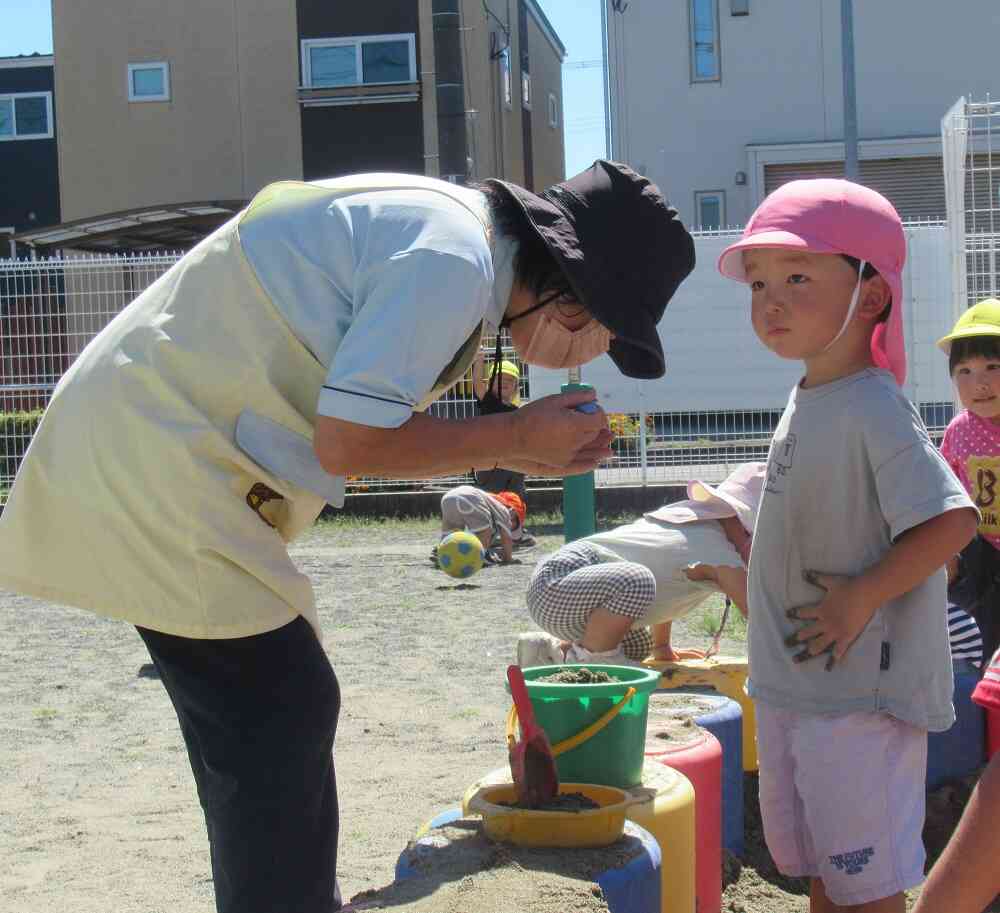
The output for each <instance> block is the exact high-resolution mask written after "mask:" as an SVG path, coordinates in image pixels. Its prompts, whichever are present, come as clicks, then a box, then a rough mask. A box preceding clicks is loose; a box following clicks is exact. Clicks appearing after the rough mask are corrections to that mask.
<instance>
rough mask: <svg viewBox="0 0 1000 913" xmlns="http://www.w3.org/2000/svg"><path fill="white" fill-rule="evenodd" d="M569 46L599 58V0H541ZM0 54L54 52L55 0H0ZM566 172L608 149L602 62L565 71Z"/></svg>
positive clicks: (578, 54) (577, 58)
mask: <svg viewBox="0 0 1000 913" xmlns="http://www.w3.org/2000/svg"><path fill="white" fill-rule="evenodd" d="M289 2H292V0H289ZM538 3H539V5H540V6H541V7H542V9H543V10H545V15H546V16H547V17H548V19H549V21H550V22H551V23H552V26H553V28H555V30H556V33H557V34H558V35H559V38H560V39H561V40H562V43H563V44H564V45H565V46H566V63H567V64H571V65H572V64H573V63H575V62H583V61H595V60H600V58H601V0H538ZM0 22H2V23H3V28H2V29H0V57H13V56H15V55H16V54H31V53H33V52H35V51H37V52H38V53H40V54H51V53H52V6H51V0H0ZM563 109H564V110H563V120H564V127H565V130H566V174H567V175H573V174H576V173H577V172H578V171H582V170H583V169H584V168H586V167H587V166H589V165H590V164H591V163H592V162H593V161H594V159H596V158H600V157H602V156H606V155H607V154H608V152H607V149H606V147H605V133H604V82H603V76H602V70H601V67H600V66H590V67H586V68H575V67H573V66H570V67H568V68H566V69H564V70H563Z"/></svg>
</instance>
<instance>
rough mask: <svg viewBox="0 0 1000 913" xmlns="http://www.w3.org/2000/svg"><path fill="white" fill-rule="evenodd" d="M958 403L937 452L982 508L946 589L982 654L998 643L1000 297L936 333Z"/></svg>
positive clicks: (974, 307) (976, 306)
mask: <svg viewBox="0 0 1000 913" xmlns="http://www.w3.org/2000/svg"><path fill="white" fill-rule="evenodd" d="M938 348H940V349H941V350H942V351H943V352H945V354H947V356H948V368H949V372H950V374H951V378H952V381H953V382H954V384H955V389H956V391H957V393H958V399H959V401H960V402H961V404H962V411H961V412H959V413H958V415H956V416H955V417H954V418H953V419H952V420H951V422H950V423H949V425H948V428H947V430H946V431H945V433H944V439H943V440H942V441H941V454H942V455H943V456H944V458H945V459H946V460H947V461H948V465H949V466H951V468H952V470H954V472H955V475H957V476H958V478H959V479H960V480H961V482H962V484H963V485H964V486H965V490H966V491H967V492H968V493H969V496H970V497H971V498H972V500H973V501H974V502H975V504H976V507H978V508H979V512H980V520H979V535H978V536H977V537H976V538H975V539H974V540H973V541H972V542H971V543H969V545H968V546H966V548H965V549H963V551H962V555H961V558H960V560H958V561H957V562H953V564H952V567H951V568H949V570H950V571H951V576H953V577H955V578H956V579H955V580H954V581H953V583H952V586H951V591H950V593H949V595H950V596H951V597H952V598H953V599H954V600H955V601H956V602H958V603H959V604H960V605H961V606H962V608H964V609H965V610H966V611H967V612H969V613H970V614H971V615H972V616H973V617H974V618H975V619H976V621H977V622H978V624H979V628H980V631H981V632H982V637H983V655H984V656H986V657H989V656H990V655H992V653H993V651H995V650H996V649H997V647H998V646H1000V612H998V610H997V608H996V603H997V599H998V598H1000V588H998V587H997V586H996V584H995V583H994V580H995V578H996V577H997V576H998V575H1000V301H998V300H997V299H996V298H987V299H986V300H984V301H980V302H979V303H978V304H976V305H973V306H972V307H971V308H969V309H968V310H967V311H966V312H965V313H964V314H962V316H961V317H959V319H958V321H957V322H956V324H955V326H954V328H953V329H952V331H951V332H950V333H949V334H948V335H947V336H944V337H942V338H941V339H939V340H938Z"/></svg>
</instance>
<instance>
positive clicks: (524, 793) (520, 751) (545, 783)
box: [507, 666, 559, 808]
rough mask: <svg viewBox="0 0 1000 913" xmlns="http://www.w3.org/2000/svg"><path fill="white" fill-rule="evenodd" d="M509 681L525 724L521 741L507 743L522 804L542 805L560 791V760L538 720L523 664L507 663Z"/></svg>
mask: <svg viewBox="0 0 1000 913" xmlns="http://www.w3.org/2000/svg"><path fill="white" fill-rule="evenodd" d="M507 681H508V682H509V683H510V694H511V697H513V698H514V707H515V708H516V709H517V718H518V722H519V723H520V726H521V739H520V741H518V742H514V741H513V740H511V742H510V743H509V744H508V746H507V749H508V754H509V756H510V772H511V775H512V776H513V778H514V787H515V789H516V790H517V800H518V804H519V805H521V806H522V807H524V808H539V807H540V806H543V805H546V804H548V803H549V802H551V801H552V800H553V799H554V798H555V797H556V796H557V795H558V793H559V773H558V771H557V770H556V760H555V758H554V757H553V756H552V745H551V744H549V737H548V736H547V735H546V734H545V730H544V729H542V728H541V727H540V726H539V725H538V723H536V722H535V711H534V708H533V707H532V706H531V698H529V697H528V688H527V685H525V683H524V673H523V672H522V671H521V669H520V667H519V666H508V667H507Z"/></svg>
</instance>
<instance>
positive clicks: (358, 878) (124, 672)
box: [0, 521, 1000, 913]
mask: <svg viewBox="0 0 1000 913" xmlns="http://www.w3.org/2000/svg"><path fill="white" fill-rule="evenodd" d="M529 526H530V524H529ZM532 532H533V533H534V534H535V535H536V536H538V538H539V545H538V546H537V547H536V548H535V549H532V550H530V551H526V552H519V553H517V556H518V558H519V560H520V562H521V563H519V564H514V565H511V566H508V567H487V568H485V569H484V570H483V571H481V572H480V573H479V574H477V575H476V576H475V577H472V578H470V579H469V580H468V581H465V582H464V583H458V582H457V581H452V579H451V578H449V577H446V576H445V575H444V574H442V573H441V572H440V571H438V570H436V569H435V568H434V567H433V566H432V565H431V564H430V562H429V561H428V554H429V551H430V547H431V546H432V545H433V544H434V542H436V539H437V524H436V523H434V522H433V521H429V522H426V523H413V522H405V523H393V522H387V523H374V522H369V523H361V524H358V523H355V524H353V525H347V524H328V525H320V526H317V527H316V528H315V530H313V531H312V532H311V533H310V534H309V535H308V536H306V537H305V538H304V539H303V540H302V541H301V542H300V543H297V544H296V545H295V546H294V548H293V551H292V554H293V557H294V558H295V560H296V562H297V564H298V566H299V568H300V569H301V570H302V571H303V572H304V573H306V574H308V575H309V576H310V577H311V579H312V580H313V583H314V584H315V587H316V593H317V603H318V608H319V615H320V619H321V622H322V625H323V634H324V646H325V648H326V650H327V652H328V654H329V656H330V658H331V660H332V662H333V665H334V668H335V669H336V671H337V675H338V678H339V680H340V685H341V690H342V699H343V709H342V712H341V717H340V724H339V729H338V734H337V745H336V765H337V780H338V785H339V793H340V807H341V832H340V856H339V869H338V875H339V878H340V881H341V887H342V890H343V893H344V895H345V897H352V896H354V895H356V894H358V893H359V892H362V891H364V890H366V889H372V890H378V889H381V888H383V887H385V886H386V885H389V884H391V883H392V880H393V871H394V866H395V863H396V859H397V858H398V856H399V854H400V852H401V851H402V850H403V849H404V848H405V847H406V846H407V844H408V842H409V841H410V840H411V839H412V837H413V835H414V834H415V833H416V832H417V829H418V828H419V827H420V825H421V824H422V823H423V822H425V821H427V820H428V819H430V818H431V817H433V816H434V815H436V814H438V813H440V812H442V811H444V810H445V809H449V808H454V807H457V806H458V805H459V804H460V801H461V797H462V795H463V793H464V792H465V790H466V788H467V787H468V786H469V785H470V784H472V783H474V782H475V781H476V780H478V779H479V778H480V777H482V776H483V775H484V774H485V773H486V772H488V771H490V770H493V769H495V768H496V767H499V766H501V765H503V764H505V763H506V760H507V751H506V744H505V741H504V716H505V714H506V711H507V708H508V701H509V697H508V696H507V694H506V692H505V690H504V669H505V668H506V665H507V664H508V663H509V662H511V661H513V658H514V644H515V640H516V636H517V634H518V633H520V632H521V631H528V630H532V629H534V627H535V626H534V625H533V624H532V622H531V621H530V619H529V618H528V617H527V612H526V610H525V606H524V593H525V591H526V589H527V585H528V580H529V578H530V576H531V572H532V570H533V567H534V563H535V561H537V560H538V558H539V557H541V555H543V554H545V553H547V552H548V551H551V550H552V549H554V548H556V547H557V546H558V545H559V544H560V543H561V541H562V539H561V530H559V529H556V528H549V529H546V528H535V529H533V530H532ZM674 641H675V643H676V644H677V645H678V646H697V647H702V648H704V647H705V646H707V637H706V636H705V635H704V634H702V633H699V627H698V625H697V624H696V623H695V621H694V619H681V620H679V621H678V622H676V623H675V625H674ZM0 644H2V646H0V705H2V706H3V708H4V715H3V719H2V721H0V767H2V769H3V771H4V776H3V777H2V778H0V808H2V809H3V815H4V820H3V837H2V839H0V845H2V847H3V849H2V852H0V885H2V886H3V888H2V891H0V894H2V896H3V899H4V904H3V906H4V908H5V909H11V910H17V911H18V913H48V911H51V910H70V909H71V910H73V911H74V913H106V911H107V910H108V909H114V910H115V911H116V913H166V911H168V910H169V911H170V913H205V911H206V910H209V909H212V908H213V906H212V905H213V899H212V898H213V891H212V877H211V870H210V868H209V857H208V842H207V839H206V836H205V826H204V819H203V816H202V813H201V808H200V806H199V805H198V800H197V796H196V794H195V790H194V785H193V781H192V778H191V772H190V769H189V767H188V762H187V755H186V752H185V749H184V743H183V740H182V738H181V735H180V731H179V729H178V725H177V720H176V717H175V716H174V713H173V710H172V708H171V706H170V703H169V701H168V699H167V696H166V694H165V692H164V690H163V687H162V685H161V683H160V682H159V681H158V680H156V679H155V677H151V676H150V675H149V674H148V670H146V669H145V667H147V666H148V663H149V657H148V655H147V654H146V653H145V651H144V648H143V646H142V642H141V641H140V639H139V637H138V635H137V634H136V632H135V631H134V630H133V629H132V628H131V627H130V626H128V625H126V624H123V623H121V622H114V621H109V620H106V619H101V618H97V617H95V616H93V615H90V614H88V613H86V612H82V611H78V610H74V609H67V608H64V607H60V606H55V605H51V604H48V603H44V602H40V601H37V600H32V599H27V598H24V597H19V596H15V595H13V594H7V593H0ZM743 649H744V647H743V645H742V644H741V643H739V642H737V641H733V640H729V639H727V640H724V641H723V644H722V651H723V652H724V653H726V654H730V655H731V654H738V653H740V652H742V650H743ZM144 670H145V671H144ZM968 789H969V787H968V784H958V785H955V786H952V787H942V788H941V789H940V790H937V791H936V792H935V793H934V794H933V795H932V797H931V799H930V801H929V803H928V829H927V831H925V836H927V838H928V841H929V842H930V841H934V842H935V843H936V844H938V845H943V841H944V840H945V839H947V835H948V834H949V833H950V831H951V828H952V827H953V826H954V823H955V821H957V817H958V815H959V814H960V812H961V809H962V807H963V805H964V802H965V799H966V798H967V796H968ZM747 803H748V807H747V808H748V811H747V822H748V825H747V827H748V830H747V837H746V845H747V851H746V854H745V858H744V859H743V860H742V863H741V865H740V866H739V868H738V870H737V869H736V868H735V867H733V866H731V867H730V876H731V877H732V878H733V879H734V880H732V882H731V883H730V884H729V885H728V886H727V888H726V904H727V906H725V907H724V909H725V910H726V913H793V911H801V910H805V909H806V907H805V896H804V895H803V894H802V893H801V891H802V890H804V889H803V888H802V887H801V886H800V885H796V884H793V883H791V882H789V881H788V880H785V879H781V877H780V876H778V875H777V874H776V873H775V872H774V870H773V865H771V864H770V861H769V857H768V856H767V855H766V848H765V847H764V846H763V839H762V835H761V833H760V830H759V816H756V820H757V822H758V824H754V815H755V805H756V802H755V792H754V790H753V789H752V788H751V785H750V782H749V781H748V788H747ZM454 887H455V889H457V887H458V884H456V885H455V886H454ZM573 889H574V890H577V889H579V885H575V886H574V888H573ZM591 898H592V899H593V901H595V902H599V903H603V901H601V900H600V898H596V897H593V896H592V895H591ZM583 901H586V902H591V901H590V900H589V899H588V898H586V897H583ZM503 908H504V906H503V905H502V906H501V907H500V909H503ZM508 908H509V909H515V908H516V907H508ZM415 909H419V908H415ZM573 909H574V908H573V907H572V906H570V907H563V908H562V909H561V910H560V913H566V911H567V910H573ZM581 909H583V910H587V913H590V910H588V908H587V907H582V908H581ZM591 909H595V908H594V907H593V903H591ZM596 909H597V910H601V909H602V908H601V907H600V906H598V907H596ZM997 909H998V910H1000V907H998V908H997ZM435 913H441V911H440V910H439V909H435Z"/></svg>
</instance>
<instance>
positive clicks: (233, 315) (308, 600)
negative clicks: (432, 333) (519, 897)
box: [0, 176, 489, 638]
mask: <svg viewBox="0 0 1000 913" xmlns="http://www.w3.org/2000/svg"><path fill="white" fill-rule="evenodd" d="M363 182H364V183H363ZM336 183H337V186H336V187H332V186H331V187H328V188H316V187H315V186H314V185H308V184H296V183H293V182H282V183H281V184H279V185H272V186H270V187H267V188H264V190H262V191H261V194H260V195H258V197H257V198H255V200H254V201H253V203H252V204H251V206H250V208H249V209H248V210H247V213H245V214H243V215H241V216H237V217H236V218H235V219H233V220H232V221H230V222H228V223H226V224H225V225H223V226H222V227H220V228H219V229H218V230H217V231H215V232H214V233H213V234H212V235H210V236H209V237H208V238H206V239H205V240H204V241H202V242H201V243H200V244H198V246H197V247H195V248H194V249H193V250H191V251H190V252H189V253H188V254H187V255H186V256H184V257H183V259H181V260H180V261H179V262H178V263H177V264H176V265H175V266H173V267H172V268H171V269H170V270H169V271H168V272H167V273H165V274H164V275H163V276H161V277H160V278H159V279H158V280H156V282H154V283H153V284H152V285H151V286H150V287H149V288H148V289H146V290H145V291H144V292H143V293H142V294H141V295H140V296H139V297H138V298H137V299H136V300H135V301H134V302H132V304H130V305H129V306H128V307H127V308H126V309H125V310H124V311H122V313H121V314H119V315H118V316H117V317H116V318H115V319H114V320H113V321H112V322H111V323H110V324H109V325H108V326H107V327H106V328H105V329H104V330H103V331H102V332H101V333H100V334H99V335H98V336H97V337H96V338H95V339H94V340H93V341H92V342H91V343H90V345H88V346H87V347H86V348H85V349H84V351H83V352H82V353H81V355H80V356H79V358H77V360H76V361H75V362H74V364H73V365H72V366H71V367H70V369H69V370H68V371H67V372H66V374H65V375H64V377H63V378H62V380H61V381H60V382H59V385H58V386H57V388H56V390H55V393H54V394H53V397H52V400H51V402H50V403H49V406H48V408H47V409H46V412H45V416H44V419H43V420H42V422H41V424H40V425H39V427H38V430H37V431H36V433H35V436H34V438H33V440H32V442H31V446H30V447H29V448H28V451H27V453H26V454H25V457H24V460H23V462H22V464H21V467H20V470H19V472H18V475H17V478H16V480H15V483H14V486H13V488H12V490H11V492H10V496H9V499H8V501H7V504H6V506H5V508H4V511H3V514H2V516H0V587H2V588H6V589H12V590H16V591H19V592H21V593H25V594H28V595H31V596H37V597H39V598H41V599H45V600H49V601H52V602H59V603H66V604H69V605H73V606H78V607H80V608H83V609H88V610H90V611H93V612H95V613H97V614H99V615H104V616H107V617H110V618H119V619H123V620H125V621H128V622H130V623H132V624H135V625H140V626H142V627H147V628H151V629H153V630H156V631H162V632H164V633H168V634H175V635H179V636H184V637H195V638H221V637H244V636H248V635H252V634H260V633H263V632H265V631H270V630H273V629H275V628H278V627H281V626H282V625H284V624H287V623H288V622H290V621H292V620H293V619H294V618H295V617H296V616H298V615H302V616H303V617H304V618H306V620H308V621H309V622H310V623H311V624H312V625H313V627H314V628H315V629H316V630H317V633H318V632H319V623H318V619H317V615H316V605H315V600H314V598H313V591H312V586H311V584H310V582H309V579H308V577H306V575H305V574H302V573H301V572H300V571H299V570H298V569H297V568H296V567H295V565H294V564H293V562H292V561H291V559H290V558H289V555H288V551H287V547H286V544H287V543H288V542H289V541H291V540H292V539H293V538H294V537H295V536H297V535H298V534H299V533H301V532H302V531H303V530H305V529H307V528H308V527H310V526H311V525H312V524H313V522H314V521H315V520H316V517H317V516H318V515H319V512H320V510H321V509H322V508H323V504H324V501H326V500H330V501H333V502H336V500H337V493H338V491H342V480H340V481H341V487H340V488H339V489H338V486H337V485H335V484H333V483H334V482H335V480H334V478H333V477H332V476H328V475H326V474H325V473H323V472H322V470H321V469H320V468H319V466H318V463H315V458H314V457H313V456H312V454H311V441H312V434H313V423H314V421H315V417H316V403H317V400H318V396H319V391H320V388H321V386H322V384H323V382H324V380H325V378H326V375H327V371H328V367H329V366H328V365H323V364H321V363H320V362H318V361H317V360H316V358H315V357H314V356H313V355H312V354H311V353H310V352H309V351H308V349H306V347H305V346H304V345H303V344H302V343H301V342H299V340H298V339H297V338H296V337H295V336H294V335H293V334H292V332H291V330H290V329H289V327H288V325H287V324H286V322H285V320H284V318H283V317H282V315H281V314H280V312H279V311H278V310H277V308H276V307H275V306H274V304H273V303H272V302H271V300H270V299H269V297H268V296H267V294H266V293H265V292H264V290H263V289H262V287H261V286H260V284H259V283H258V281H257V279H256V277H255V275H254V273H253V270H252V268H251V266H250V264H249V262H248V261H247V259H246V258H245V256H244V254H243V251H242V249H241V247H240V242H239V225H240V220H241V218H246V217H248V216H249V217H254V216H256V215H257V214H258V213H260V212H261V210H262V207H266V206H267V205H270V204H271V203H272V202H275V201H281V200H282V196H283V194H284V193H286V192H287V193H288V194H289V195H291V196H295V195H296V193H303V192H309V193H313V192H316V191H317V190H320V191H321V192H326V193H328V194H329V195H330V197H331V199H333V198H336V197H337V196H340V195H343V194H344V193H349V192H358V191H361V190H365V189H377V188H378V187H393V188H399V187H401V186H402V187H405V186H407V185H406V184H405V183H403V182H402V181H400V180H399V179H398V178H397V181H396V183H392V182H390V181H388V180H386V181H385V182H384V183H382V184H379V183H377V182H373V183H375V185H376V186H375V187H371V188H370V187H369V184H368V182H367V181H365V179H364V177H363V176H358V177H355V178H354V180H353V182H350V183H345V182H336ZM442 192H445V193H447V194H448V195H449V196H452V197H453V198H454V199H458V198H457V197H455V196H454V195H453V194H451V193H448V191H447V190H443V191H442ZM458 202H462V203H463V205H467V204H465V203H464V202H463V201H462V200H460V199H458ZM283 203H284V204H285V205H287V200H284V201H283ZM476 215H477V216H478V217H480V218H482V214H480V213H476ZM484 231H485V232H486V233H487V235H488V234H489V229H488V227H487V225H486V224H485V223H484ZM481 331H482V325H481V324H480V326H479V327H478V328H477V330H476V331H475V332H474V333H473V334H472V336H471V337H470V338H469V340H467V342H466V343H465V345H463V346H462V348H461V350H460V352H459V353H457V354H456V356H455V357H454V358H453V359H452V360H451V362H450V363H449V365H448V366H446V368H445V370H444V371H442V373H441V376H440V377H439V378H438V382H437V383H436V384H435V386H434V389H433V390H432V391H430V392H429V393H428V396H427V397H426V398H425V399H424V401H422V403H421V404H420V406H421V407H425V406H426V405H427V404H428V403H429V402H432V401H433V399H435V398H436V397H437V396H439V395H440V394H441V392H443V390H445V389H447V387H448V386H450V385H451V384H453V383H454V382H456V381H457V380H458V379H459V378H461V377H462V376H463V375H464V374H465V372H466V371H467V370H468V368H469V366H470V365H471V363H472V359H473V357H474V355H475V352H476V351H477V350H478V347H479V339H480V335H481ZM248 410H252V411H251V412H248ZM241 415H242V418H241ZM247 418H256V419H258V422H257V425H260V424H262V423H263V424H264V425H265V426H267V427H270V428H274V429H278V430H280V431H282V432H283V433H284V434H285V435H286V437H287V439H288V440H289V441H291V442H292V443H297V444H299V445H300V446H298V447H294V448H289V450H292V449H294V450H295V451H296V456H297V459H299V460H300V461H308V460H312V461H313V462H314V463H315V465H312V466H307V467H305V469H304V474H303V475H302V478H309V477H315V476H322V477H324V479H323V484H321V485H320V486H318V487H317V486H309V487H303V484H300V483H299V479H297V478H295V474H294V473H292V474H291V475H289V474H285V473H282V474H278V473H276V472H274V471H271V470H269V469H266V468H264V465H262V463H263V464H266V465H268V466H270V467H272V468H273V467H274V466H281V465H284V464H285V462H286V461H285V460H283V459H282V457H283V456H286V455H287V454H286V455H283V454H281V453H277V454H272V456H274V457H276V458H275V459H274V460H273V461H271V460H268V459H267V458H266V457H267V454H260V455H258V454H257V453H255V454H254V456H255V457H258V458H257V459H253V458H251V457H250V456H249V455H248V453H247V452H246V451H245V450H244V449H243V448H242V447H241V446H240V444H239V443H238V442H237V437H238V435H237V424H238V423H239V424H240V425H241V426H242V425H243V424H244V422H243V420H244V419H247ZM277 440H278V442H279V443H278V445H277V446H278V447H281V446H282V445H281V437H280V436H279V437H278V438H277ZM306 444H308V446H305V445H306ZM272 446H274V445H272ZM248 449H249V450H250V452H253V448H252V447H250V448H248ZM260 456H263V457H264V459H260V458H259V457H260ZM290 478H292V479H293V481H289V479H290ZM327 483H329V484H327ZM331 491H332V492H333V493H334V494H333V495H332V496H331V495H330V494H329V492H331ZM338 506H339V504H338Z"/></svg>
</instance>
